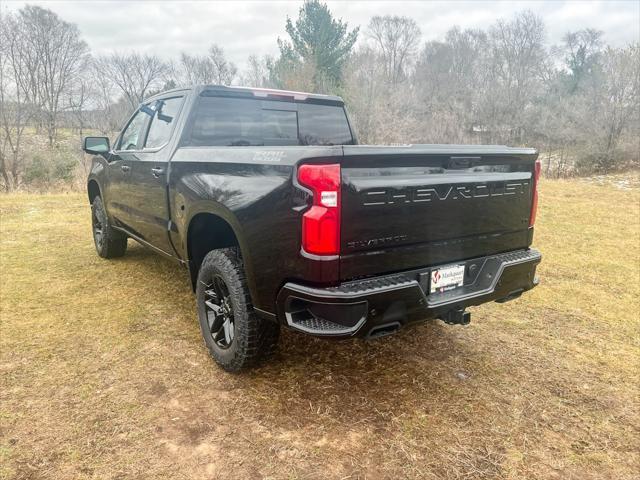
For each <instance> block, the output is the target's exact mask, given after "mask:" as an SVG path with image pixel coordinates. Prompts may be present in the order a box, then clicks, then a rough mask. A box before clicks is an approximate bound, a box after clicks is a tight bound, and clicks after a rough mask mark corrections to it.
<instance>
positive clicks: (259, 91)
mask: <svg viewBox="0 0 640 480" xmlns="http://www.w3.org/2000/svg"><path fill="white" fill-rule="evenodd" d="M195 88H197V89H198V90H199V93H202V92H205V91H210V92H220V93H227V94H231V95H233V94H234V93H237V94H239V95H243V96H244V95H247V94H253V96H255V97H259V98H260V97H261V98H274V97H276V98H277V97H280V98H282V97H290V98H291V99H293V100H297V101H305V100H319V101H325V102H335V103H344V102H343V100H342V98H340V97H338V96H336V95H323V94H320V93H308V92H296V91H292V90H278V89H275V88H259V87H243V86H232V87H227V86H224V85H200V86H198V87H195ZM283 99H284V98H283Z"/></svg>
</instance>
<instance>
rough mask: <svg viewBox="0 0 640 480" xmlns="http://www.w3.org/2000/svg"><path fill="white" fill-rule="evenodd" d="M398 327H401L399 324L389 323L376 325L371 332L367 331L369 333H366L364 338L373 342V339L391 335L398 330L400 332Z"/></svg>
mask: <svg viewBox="0 0 640 480" xmlns="http://www.w3.org/2000/svg"><path fill="white" fill-rule="evenodd" d="M400 327H402V325H401V324H400V322H391V323H385V324H384V325H378V326H377V327H373V328H372V329H371V330H369V333H367V336H366V337H365V338H366V339H367V340H373V339H374V338H380V337H386V336H387V335H393V334H394V333H396V332H397V331H398V330H400Z"/></svg>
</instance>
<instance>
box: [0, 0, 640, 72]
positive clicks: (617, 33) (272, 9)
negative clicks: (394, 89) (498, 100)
mask: <svg viewBox="0 0 640 480" xmlns="http://www.w3.org/2000/svg"><path fill="white" fill-rule="evenodd" d="M29 3H32V4H37V5H41V6H44V7H46V8H49V9H51V10H53V11H54V12H56V13H57V14H58V15H60V16H61V17H62V18H63V19H65V20H67V21H69V22H73V23H76V24H77V25H78V27H79V28H80V31H81V32H82V35H83V37H84V39H85V40H86V41H87V43H88V44H89V46H90V47H91V50H92V51H93V52H94V53H96V54H102V53H108V52H110V51H113V50H118V51H128V50H138V51H142V52H148V53H154V54H157V55H159V56H161V57H164V58H169V57H176V56H177V55H178V54H179V52H180V51H182V50H184V51H188V52H191V53H204V52H205V51H206V49H207V47H208V46H209V45H210V44H211V43H217V44H218V45H220V46H221V47H223V49H224V51H225V53H226V54H227V56H228V57H229V59H230V60H231V61H233V62H235V63H236V64H237V65H238V66H239V67H240V68H242V67H244V66H245V65H246V59H247V57H248V56H249V55H250V54H257V55H263V54H266V53H270V54H276V53H277V52H278V48H277V44H276V39H277V38H278V36H280V37H283V38H285V37H286V36H287V35H286V32H285V31H284V25H285V19H286V17H287V15H289V16H290V17H292V18H296V17H297V13H298V9H299V8H300V5H301V4H302V2H301V1H271V2H267V1H247V2H241V1H235V2H233V1H222V2H213V1H177V0H174V1H33V2H29ZM24 4H25V2H22V1H20V2H17V1H13V0H0V5H2V10H5V9H6V8H8V9H10V10H14V9H18V8H20V7H22V6H23V5H24ZM327 4H328V5H329V8H330V9H331V11H332V12H333V14H334V15H335V16H337V17H341V18H342V19H343V20H344V21H346V22H348V23H349V26H350V27H355V26H357V25H360V26H361V29H364V28H365V27H366V25H367V23H368V21H369V19H370V18H371V17H372V16H374V15H385V14H392V15H406V16H409V17H413V18H414V19H415V20H416V21H417V22H418V25H419V26H420V28H421V29H422V37H423V41H426V40H438V39H441V38H443V37H444V34H445V33H446V31H447V30H448V29H450V28H451V27H453V26H454V25H459V26H461V27H463V28H468V27H474V28H478V27H479V28H484V27H486V26H488V25H490V24H492V23H493V22H495V21H496V20H497V19H500V18H503V19H508V18H509V17H511V16H512V15H513V14H514V13H515V12H517V11H520V10H525V9H529V10H532V11H533V12H535V13H536V14H538V15H540V16H541V17H542V18H543V19H544V22H545V24H546V28H547V39H548V42H549V43H550V44H553V43H558V42H559V41H560V40H561V38H562V36H563V35H564V34H565V33H566V32H567V31H569V30H578V29H581V28H586V27H591V28H597V29H599V30H603V31H604V32H605V37H604V38H605V41H606V42H607V43H609V44H611V45H614V46H623V45H626V44H628V43H631V42H634V41H639V40H640V0H626V1H624V0H623V1H560V0H558V1H553V0H550V1H449V2H442V1H433V2H428V1H370V2H364V1H349V2H346V1H328V2H327ZM360 38H361V40H360V41H362V39H363V38H364V37H363V36H362V35H361V36H360Z"/></svg>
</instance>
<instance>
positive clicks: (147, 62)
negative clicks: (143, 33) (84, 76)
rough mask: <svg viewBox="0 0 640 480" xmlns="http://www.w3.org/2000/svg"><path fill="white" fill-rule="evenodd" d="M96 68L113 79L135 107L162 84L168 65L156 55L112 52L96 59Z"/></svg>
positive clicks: (132, 106)
mask: <svg viewBox="0 0 640 480" xmlns="http://www.w3.org/2000/svg"><path fill="white" fill-rule="evenodd" d="M95 68H96V69H97V70H98V71H99V72H100V75H104V76H105V77H108V78H109V79H111V81H113V83H114V85H115V86H116V87H117V89H118V90H119V91H120V93H122V95H124V98H125V99H126V100H127V102H128V104H129V107H130V108H131V109H135V108H137V107H138V105H139V104H140V103H141V102H142V101H143V100H144V99H145V97H146V96H147V95H148V93H149V91H150V90H153V89H154V88H158V87H159V86H161V84H162V81H163V78H164V76H165V74H166V73H167V72H168V69H169V67H168V65H167V64H166V63H165V62H163V61H162V60H160V58H158V57H156V56H155V55H147V54H141V53H137V52H133V53H128V54H123V53H112V54H111V55H109V56H106V57H99V58H97V59H96V60H95Z"/></svg>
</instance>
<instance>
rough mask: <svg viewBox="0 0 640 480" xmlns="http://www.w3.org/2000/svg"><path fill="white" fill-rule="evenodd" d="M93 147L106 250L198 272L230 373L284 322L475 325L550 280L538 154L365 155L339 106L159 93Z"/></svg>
mask: <svg viewBox="0 0 640 480" xmlns="http://www.w3.org/2000/svg"><path fill="white" fill-rule="evenodd" d="M83 147H84V150H85V152H87V153H89V154H92V155H94V157H93V164H92V168H91V172H90V175H89V178H88V193H89V201H90V203H91V211H92V225H93V236H94V240H95V246H96V250H97V251H98V254H99V255H100V256H101V257H104V258H112V257H118V256H121V255H124V253H125V250H126V247H127V239H128V238H132V239H134V240H136V241H138V242H140V243H141V244H143V245H145V246H147V247H150V248H152V249H153V250H155V251H156V252H158V253H160V254H162V255H165V256H166V257H169V258H171V259H173V260H175V261H177V262H179V263H180V264H182V265H184V266H185V267H186V268H187V269H188V270H189V274H190V278H191V285H192V287H193V289H194V291H195V292H196V299H197V306H198V315H199V320H200V326H201V328H202V333H203V336H204V340H205V343H206V345H207V347H208V349H209V351H210V353H211V355H212V356H213V358H214V359H215V360H216V361H217V362H218V363H219V364H220V365H221V366H222V367H223V368H225V369H226V370H228V371H237V370H239V369H241V368H243V367H246V366H249V365H252V364H254V363H255V361H256V360H258V359H260V358H262V357H264V356H266V355H267V354H269V353H270V352H271V351H273V349H274V348H275V346H276V343H277V340H278V334H279V329H280V325H284V326H287V327H288V328H291V329H293V330H297V331H299V332H304V333H306V334H310V335H315V336H319V337H332V338H349V337H364V338H375V337H380V336H383V335H388V334H391V333H394V332H395V331H397V330H398V329H400V328H401V327H404V326H406V325H407V324H410V323H412V322H415V321H418V320H425V319H433V318H440V319H442V320H444V321H445V322H447V323H451V324H466V323H468V322H469V319H470V314H469V312H468V311H466V310H465V309H466V308H467V307H470V306H473V305H479V304H481V303H485V302H490V301H497V302H504V301H507V300H511V299H514V298H517V297H518V296H520V295H521V294H522V293H523V292H524V291H526V290H529V289H531V288H533V287H534V286H535V285H536V284H537V279H536V277H535V270H536V266H537V264H538V263H539V262H540V258H541V257H540V253H539V252H538V251H536V250H533V249H531V248H530V246H531V243H532V237H533V224H534V221H535V216H536V207H537V197H538V194H537V182H538V176H539V172H540V165H539V163H538V162H537V152H536V151H535V150H533V149H528V148H509V147H504V146H479V145H467V146H465V145H401V146H366V145H357V142H356V138H355V135H354V133H353V130H352V128H351V125H350V123H349V118H348V116H347V113H346V111H345V108H344V104H343V101H342V100H341V99H340V98H339V97H335V96H327V95H315V94H307V93H299V92H287V91H279V90H265V89H250V88H242V87H221V86H199V87H194V88H190V89H183V90H172V91H169V92H165V93H162V94H160V95H156V96H155V97H152V98H150V99H148V100H147V101H145V102H144V104H143V105H141V106H140V108H139V109H138V110H137V111H136V112H135V113H134V114H133V115H132V117H131V118H130V119H129V121H128V122H127V124H126V126H125V127H124V129H123V130H122V132H121V133H120V134H119V136H118V137H117V139H116V140H115V143H114V144H113V145H110V143H109V139H108V138H106V137H87V138H86V139H85V140H84V146H83Z"/></svg>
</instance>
